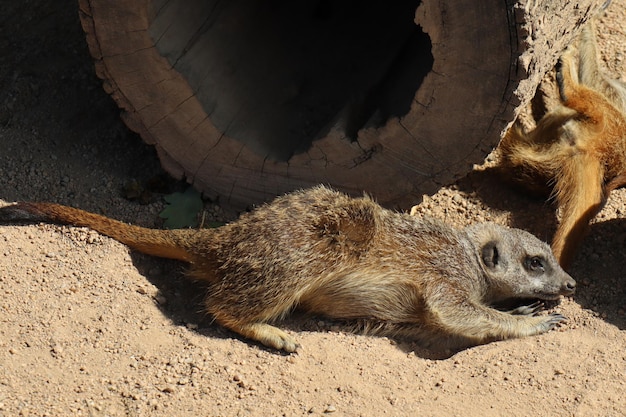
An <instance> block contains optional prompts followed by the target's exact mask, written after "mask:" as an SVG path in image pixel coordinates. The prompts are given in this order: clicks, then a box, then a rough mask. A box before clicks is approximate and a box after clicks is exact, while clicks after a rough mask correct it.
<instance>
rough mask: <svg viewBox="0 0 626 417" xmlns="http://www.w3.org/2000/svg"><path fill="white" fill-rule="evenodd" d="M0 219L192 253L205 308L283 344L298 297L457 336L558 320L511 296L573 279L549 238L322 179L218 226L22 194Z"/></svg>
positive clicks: (433, 342) (414, 335)
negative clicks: (455, 224) (158, 225)
mask: <svg viewBox="0 0 626 417" xmlns="http://www.w3.org/2000/svg"><path fill="white" fill-rule="evenodd" d="M0 221H2V222H4V223H7V222H9V223H10V222H54V223H63V224H72V225H77V226H86V227H89V228H92V229H94V230H96V231H98V232H100V233H102V234H104V235H107V236H110V237H112V238H113V239H116V240H118V241H120V242H122V243H124V244H126V245H128V246H130V247H131V248H133V249H135V250H137V251H140V252H143V253H147V254H150V255H155V256H160V257H165V258H173V259H179V260H182V261H187V262H189V263H190V264H191V266H192V269H191V273H190V274H191V276H192V277H193V278H196V279H201V280H206V281H208V283H209V290H208V293H207V295H206V301H205V306H206V311H207V312H208V313H210V314H211V315H213V317H214V318H215V320H216V321H217V322H218V323H219V324H221V325H222V326H224V327H226V328H228V329H230V330H232V331H234V332H236V333H239V334H240V335H242V336H245V337H247V338H250V339H253V340H256V341H258V342H261V343H262V344H264V345H266V346H269V347H272V348H275V349H282V350H284V351H287V352H293V351H295V350H296V347H297V343H296V341H295V339H294V338H293V337H292V336H290V335H288V334H287V333H285V332H284V331H282V330H280V329H278V328H276V327H274V326H273V325H272V324H270V323H272V322H274V321H276V320H278V319H280V318H282V317H283V316H285V315H287V314H288V313H289V312H290V311H291V310H292V309H294V308H296V307H298V308H300V309H303V310H305V311H308V312H311V313H315V314H320V315H325V316H327V317H331V318H337V319H348V320H354V321H355V322H358V323H362V328H363V329H364V330H365V331H366V332H369V333H372V334H379V335H388V336H392V337H400V338H409V339H415V340H419V341H421V342H422V343H423V344H425V345H427V346H430V347H447V348H461V347H466V346H470V345H475V344H480V343H486V342H489V341H493V340H498V339H508V338H514V337H521V336H529V335H535V334H539V333H543V332H546V331H548V330H550V329H552V328H554V327H555V326H556V325H557V324H558V323H560V322H562V321H563V320H564V317H563V316H561V315H560V314H550V315H541V316H539V315H536V313H537V311H538V310H540V309H541V305H540V304H539V303H535V304H531V305H530V306H525V307H520V308H518V309H516V310H513V311H511V312H503V311H499V310H496V309H494V308H492V307H490V305H491V304H492V303H494V302H498V301H501V300H504V299H509V298H532V299H541V300H554V299H557V298H559V296H560V295H570V294H572V293H573V292H574V289H575V285H576V283H575V281H574V280H573V279H572V278H571V277H570V276H569V275H568V274H567V273H565V272H564V271H563V270H562V269H561V267H560V266H559V265H558V263H557V262H556V259H555V258H554V256H553V255H552V252H551V250H550V248H549V246H548V245H547V244H545V243H543V242H541V241H539V240H538V239H537V238H535V237H534V236H532V235H531V234H529V233H527V232H524V231H522V230H519V229H509V228H505V227H502V226H498V225H496V224H492V223H484V224H478V225H475V226H471V227H468V228H465V229H463V230H456V229H453V228H451V227H449V226H447V225H445V224H443V223H441V222H439V221H436V220H434V219H421V218H417V217H413V216H410V215H408V214H400V213H396V212H392V211H389V210H386V209H383V208H382V207H380V206H379V205H378V204H376V203H375V202H374V201H372V200H371V199H370V198H369V197H363V198H356V199H355V198H350V197H348V196H346V195H344V194H341V193H339V192H336V191H333V190H330V189H328V188H325V187H323V186H318V187H315V188H312V189H309V190H305V191H299V192H294V193H291V194H287V195H285V196H283V197H279V198H277V199H276V200H274V201H273V202H272V203H269V204H266V205H263V206H261V207H259V208H258V209H256V210H254V211H252V212H250V213H245V214H243V215H241V217H240V218H239V220H237V221H235V222H233V223H230V224H227V225H225V226H222V227H220V228H217V229H201V230H187V229H186V230H154V229H146V228H141V227H137V226H132V225H127V224H125V223H122V222H119V221H116V220H112V219H109V218H107V217H104V216H101V215H97V214H92V213H88V212H85V211H82V210H78V209H75V208H71V207H66V206H61V205H57V204H50V203H27V202H20V203H16V204H13V205H9V206H5V207H2V208H0Z"/></svg>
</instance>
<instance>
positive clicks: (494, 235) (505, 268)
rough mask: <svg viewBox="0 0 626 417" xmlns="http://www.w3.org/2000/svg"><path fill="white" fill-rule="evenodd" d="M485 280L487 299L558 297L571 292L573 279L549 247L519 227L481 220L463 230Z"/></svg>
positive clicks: (547, 298) (573, 288)
mask: <svg viewBox="0 0 626 417" xmlns="http://www.w3.org/2000/svg"><path fill="white" fill-rule="evenodd" d="M466 231H467V233H468V235H469V237H470V240H471V241H472V242H471V243H472V244H473V246H474V251H476V255H477V256H478V258H479V259H478V261H479V263H480V265H481V268H482V269H483V273H484V276H485V279H486V280H487V282H488V294H487V297H488V298H489V299H490V300H491V301H498V300H503V299H506V298H514V297H515V298H539V299H542V300H554V299H558V298H559V296H561V295H572V294H573V293H574V291H575V289H576V281H574V279H572V277H570V276H569V275H568V274H567V272H565V271H564V270H563V268H561V266H560V265H559V263H558V262H557V260H556V258H555V257H554V255H553V253H552V250H551V249H550V246H548V244H547V243H545V242H542V241H540V240H539V239H537V238H536V237H535V236H533V235H532V234H530V233H528V232H525V231H523V230H520V229H513V228H507V227H503V226H500V225H497V224H494V223H481V224H477V225H474V226H470V227H468V228H467V229H466Z"/></svg>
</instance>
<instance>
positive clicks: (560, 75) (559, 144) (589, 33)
mask: <svg viewBox="0 0 626 417" xmlns="http://www.w3.org/2000/svg"><path fill="white" fill-rule="evenodd" d="M598 59H599V58H598V52H597V45H596V39H595V25H594V22H593V21H590V22H589V23H588V24H587V25H586V26H585V27H584V28H583V30H582V33H581V36H580V41H579V44H578V65H576V56H575V50H574V49H573V48H571V47H570V48H569V49H568V50H566V52H565V53H564V54H563V56H562V57H561V59H560V68H558V69H557V83H558V86H559V94H560V98H561V103H562V105H561V106H559V107H557V108H555V109H553V110H551V111H550V112H548V113H547V114H546V115H545V116H544V117H543V118H541V120H539V122H538V123H537V126H536V128H535V129H534V130H532V131H530V132H527V133H525V132H523V131H522V129H521V128H520V127H519V126H518V125H514V126H513V127H512V128H511V129H510V130H509V131H508V132H507V134H506V135H505V137H504V138H503V140H502V142H501V144H500V152H501V156H502V159H501V166H502V167H503V168H504V169H505V170H506V171H509V172H511V173H513V175H514V176H516V180H518V181H519V182H520V183H521V184H522V185H525V186H527V187H528V188H530V189H534V190H536V189H537V188H542V187H543V188H545V187H548V188H550V187H551V188H552V195H553V196H554V197H555V198H556V201H557V203H558V207H559V209H560V210H561V221H560V223H559V225H558V228H557V231H556V233H555V235H554V238H553V240H552V249H553V251H554V254H555V256H556V258H557V259H558V261H559V263H560V264H561V266H563V267H565V268H567V267H568V266H569V265H570V264H571V262H572V260H573V258H574V255H575V252H576V250H577V248H578V247H579V246H580V243H581V241H582V239H583V237H584V234H585V233H586V231H587V229H588V227H589V222H590V221H591V219H593V218H594V217H595V216H596V214H598V212H599V211H600V210H601V209H602V207H603V206H604V204H605V202H606V200H607V199H608V197H609V194H610V192H611V191H612V190H614V189H616V188H618V187H622V186H624V185H625V184H626V84H624V83H623V82H621V81H618V80H613V79H610V78H609V77H608V76H607V75H605V74H604V73H603V72H602V71H601V70H600V68H599V62H598ZM576 67H577V69H578V71H576Z"/></svg>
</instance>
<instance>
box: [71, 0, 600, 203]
mask: <svg viewBox="0 0 626 417" xmlns="http://www.w3.org/2000/svg"><path fill="white" fill-rule="evenodd" d="M600 3H601V1H600V0H598V1H596V0H577V1H573V0H543V1H542V0H524V1H518V2H512V1H508V0H484V1H480V2H477V1H475V0H437V1H435V0H424V1H422V2H420V1H416V0H411V1H407V0H397V1H391V2H382V1H381V2H358V1H349V0H344V1H331V0H302V1H277V0H271V1H266V2H258V1H249V0H230V1H227V2H222V1H216V0H115V1H111V0H79V11H80V17H81V22H82V25H83V28H84V30H85V33H86V37H87V42H88V45H89V49H90V52H91V54H92V56H93V58H94V60H95V67H96V72H97V74H98V76H99V77H100V78H102V80H103V84H104V88H105V90H106V91H107V92H108V93H109V94H111V95H112V97H113V98H114V99H115V100H116V102H117V103H118V105H119V106H120V107H121V108H122V109H123V118H124V120H125V122H126V124H127V125H128V126H129V127H130V128H131V129H133V130H135V131H136V132H138V133H139V134H140V135H141V136H142V138H143V139H144V140H145V141H146V142H147V143H150V144H153V145H154V146H155V147H156V149H157V151H158V154H159V157H160V159H161V162H162V165H163V167H164V168H165V169H166V170H167V171H168V172H170V173H171V174H172V175H173V176H175V177H177V178H183V177H184V178H186V180H187V181H189V182H190V183H192V184H193V185H194V186H196V187H197V188H198V189H199V190H201V191H203V192H204V193H205V194H206V195H208V196H210V197H213V198H216V197H219V199H220V202H222V203H224V204H227V205H231V206H234V207H243V206H246V205H249V204H250V203H258V202H261V201H265V200H268V199H270V198H272V197H274V196H276V195H278V194H282V193H285V192H288V191H291V190H294V189H298V188H302V187H307V186H310V185H312V184H318V183H325V184H329V185H332V186H334V187H336V188H339V189H342V190H344V191H346V192H349V193H351V194H356V195H359V194H362V193H363V192H364V191H366V192H367V193H369V194H370V195H373V196H374V197H375V198H376V199H377V200H378V201H379V202H380V203H382V204H384V205H387V206H394V207H397V208H407V207H410V206H411V205H413V204H415V203H417V202H419V200H421V197H422V195H423V194H425V193H432V192H434V191H436V189H437V188H438V187H440V186H441V185H443V184H446V183H450V182H452V181H453V180H454V179H455V178H457V177H459V176H462V175H464V174H466V173H467V172H469V171H470V170H471V168H472V165H473V164H475V163H480V162H481V161H482V160H483V159H484V158H485V156H486V155H487V154H488V153H489V152H490V151H491V150H492V149H493V148H494V146H495V145H496V144H497V143H498V141H499V139H500V136H501V133H502V132H503V131H504V130H505V129H506V128H507V127H508V126H509V125H510V123H511V122H512V121H513V120H514V118H515V115H516V112H517V111H518V110H519V109H520V108H521V107H522V106H524V105H525V104H526V103H527V102H528V101H529V100H530V99H531V98H532V96H533V94H534V91H535V89H536V87H537V85H538V84H539V81H540V80H541V78H542V76H543V75H544V74H545V72H546V71H547V70H549V69H550V68H552V67H553V65H554V64H555V62H556V59H557V58H558V55H559V53H560V52H561V51H562V50H563V48H564V47H565V46H567V44H569V43H570V42H571V41H572V39H573V38H574V36H575V34H576V33H577V29H578V28H579V27H580V25H581V24H582V23H583V22H584V21H585V19H587V18H588V17H589V16H590V15H591V13H593V12H594V11H595V10H596V9H597V7H598V6H599V5H600Z"/></svg>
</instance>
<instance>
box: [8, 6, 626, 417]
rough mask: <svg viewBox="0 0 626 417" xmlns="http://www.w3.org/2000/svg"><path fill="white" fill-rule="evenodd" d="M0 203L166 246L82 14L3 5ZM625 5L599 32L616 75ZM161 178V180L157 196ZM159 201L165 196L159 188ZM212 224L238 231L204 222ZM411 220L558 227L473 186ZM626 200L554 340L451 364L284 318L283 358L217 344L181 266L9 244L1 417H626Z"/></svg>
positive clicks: (499, 348)
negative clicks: (34, 205)
mask: <svg viewBox="0 0 626 417" xmlns="http://www.w3.org/2000/svg"><path fill="white" fill-rule="evenodd" d="M4 3H5V4H4V5H3V13H2V14H1V15H0V56H2V60H1V61H0V178H1V180H0V198H2V199H4V200H5V201H14V200H53V201H56V202H60V203H65V204H70V205H74V206H78V207H81V208H84V209H88V210H92V211H96V212H100V213H105V214H107V215H109V216H111V217H114V218H118V219H121V220H124V221H128V222H132V223H136V224H141V225H146V226H151V227H158V226H159V219H158V216H157V214H158V213H159V211H160V210H161V209H162V207H163V202H162V198H161V196H162V194H160V193H158V192H155V193H152V194H148V195H146V196H145V198H144V199H143V200H144V201H143V203H144V204H139V203H138V202H137V201H129V200H127V199H125V198H124V197H123V195H125V193H124V192H123V191H122V189H123V188H124V186H126V185H127V184H129V183H132V182H133V181H136V182H137V183H139V184H152V185H150V186H149V187H148V188H151V189H154V188H156V189H157V191H162V192H171V191H173V190H176V189H179V188H181V185H180V184H177V183H176V182H174V181H171V180H167V179H165V180H164V179H163V178H162V177H161V175H162V172H161V170H160V167H159V164H158V161H157V159H156V156H155V153H154V152H153V150H152V149H150V148H149V147H147V146H145V145H143V144H142V142H141V140H140V139H139V138H137V137H136V136H135V135H133V134H132V133H130V132H129V131H128V130H127V129H126V128H125V127H124V126H123V124H122V123H121V122H120V121H119V117H118V111H117V108H116V107H115V105H114V104H113V103H112V101H111V100H110V99H109V97H108V96H106V94H105V93H104V92H103V91H102V89H101V87H100V82H99V81H98V80H97V79H96V78H95V76H94V75H93V69H92V65H91V62H90V58H89V55H88V52H87V48H86V46H85V43H84V40H83V36H82V31H81V29H80V26H79V23H78V18H77V16H76V13H75V10H76V5H75V4H74V2H73V1H69V0H63V1H59V2H44V1H42V0H37V1H24V2H4ZM624 21H626V6H625V5H624V3H623V2H614V4H613V5H612V8H611V9H610V12H609V14H608V16H607V17H606V18H605V19H603V21H602V25H601V30H602V36H601V39H600V40H601V43H602V45H603V47H604V51H605V54H606V55H605V57H604V60H605V62H606V64H607V66H608V67H609V69H610V70H611V71H612V72H613V73H615V74H616V75H618V76H619V71H621V70H623V68H622V67H623V64H624V62H623V58H624V53H623V51H626V34H625V32H624V25H623V22H624ZM155 178H156V179H157V180H156V181H155ZM155 183H158V186H155V185H154V184H155ZM207 209H208V212H209V214H215V212H217V215H218V216H219V217H226V218H233V217H232V214H229V213H220V212H219V208H218V207H216V206H213V205H211V204H208V205H207ZM420 212H422V213H429V214H431V215H434V216H436V217H439V218H442V219H444V220H446V221H447V222H449V223H451V224H454V225H458V226H461V225H465V224H469V223H472V222H476V221H485V220H492V221H496V222H498V223H502V224H509V225H513V226H517V227H521V228H525V229H527V230H530V231H532V232H533V233H535V234H536V235H537V236H539V237H540V238H542V239H545V240H549V239H550V237H551V235H552V233H553V231H554V227H555V220H554V209H553V207H551V206H550V205H549V204H547V203H545V202H543V201H538V200H532V199H529V198H527V197H525V196H524V195H522V194H519V193H517V192H515V191H513V190H511V189H510V188H509V187H508V186H506V185H504V184H501V183H500V182H499V181H498V179H497V178H495V177H494V176H493V175H490V174H489V173H488V172H482V171H476V172H474V173H472V174H470V175H469V176H468V177H467V178H464V179H462V180H460V181H459V182H458V183H457V184H455V185H453V186H451V187H447V188H444V189H442V190H441V191H440V192H439V193H437V194H436V195H435V196H432V197H431V198H426V199H425V201H424V203H423V204H422V205H421V206H420ZM624 213H626V192H625V190H620V191H618V192H616V193H615V194H614V195H613V196H612V197H611V200H610V201H609V204H608V205H607V207H606V208H605V209H604V210H603V212H602V213H601V214H600V216H599V217H598V218H597V220H596V222H595V224H594V225H593V227H592V229H591V233H590V236H589V237H588V238H587V240H586V241H585V244H584V247H583V248H582V250H581V252H580V254H579V255H578V258H577V260H576V262H575V264H574V266H573V268H572V270H571V273H572V275H573V276H574V277H575V278H576V279H577V280H578V282H579V290H578V293H577V294H576V295H575V296H574V297H573V298H571V299H566V300H563V302H562V303H561V304H560V305H558V306H554V307H553V308H554V309H555V310H556V311H559V312H561V313H563V314H564V315H566V316H567V317H568V318H569V320H568V322H567V323H566V324H565V325H563V326H562V327H561V328H559V329H558V330H556V331H552V332H550V333H548V334H545V335H541V336H537V337H528V338H524V339H518V340H510V341H503V342H497V343H492V344H489V345H485V346H479V347H475V348H471V349H467V350H464V351H462V352H459V353H457V354H454V355H452V356H451V355H450V354H446V353H445V352H444V353H441V352H428V351H424V350H421V349H419V347H418V346H415V345H413V344H411V343H406V342H400V343H399V342H396V341H393V340H388V339H386V338H376V337H365V336H359V335H353V334H349V333H345V332H344V331H342V329H341V327H340V326H337V325H335V324H334V323H332V322H329V321H327V320H324V319H321V318H311V317H301V316H298V315H296V316H295V317H293V318H291V319H289V320H288V321H287V322H286V323H285V325H284V327H285V328H286V329H288V331H289V332H291V333H292V334H294V335H295V336H296V337H297V339H298V340H299V342H300V343H301V344H302V348H301V350H300V351H299V353H298V354H294V355H281V354H277V353H274V352H272V351H268V350H266V349H264V348H262V347H260V346H258V345H256V344H253V343H249V342H248V341H246V340H242V339H240V338H239V337H237V336H236V335H234V334H232V333H230V332H228V331H226V330H224V329H222V328H220V327H218V326H216V325H214V324H212V323H211V321H210V318H207V317H204V316H203V315H202V314H201V313H200V310H201V304H200V301H201V294H202V291H203V289H202V287H201V286H200V285H198V284H194V283H191V282H189V281H187V280H186V279H185V278H184V275H183V272H184V266H183V265H182V264H180V263H176V262H168V261H164V260H159V259H154V258H150V257H147V256H142V255H138V254H135V253H130V252H129V251H128V249H127V248H126V247H124V246H123V245H121V244H119V243H117V242H114V241H112V240H110V239H108V238H104V237H101V236H100V235H98V234H96V233H94V232H90V231H88V230H85V229H80V228H68V227H57V226H50V225H36V226H27V227H18V226H9V227H6V226H3V227H0V294H1V298H0V416H18V415H19V416H70V415H76V416H124V415H128V416H145V415H150V416H236V415H246V416H247V415H251V416H268V415H285V416H293V415H322V414H331V413H334V414H336V415H345V416H380V415H390V416H455V415H458V416H478V415H480V416H502V415H508V416H528V415H548V416H621V415H625V414H626V397H625V395H624V393H625V392H626V382H625V377H624V375H626V330H625V329H626V312H625V310H626V279H625V278H624V269H623V268H626V258H625V256H624V254H625V253H626V251H625V246H626V220H624V219H623V217H624Z"/></svg>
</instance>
